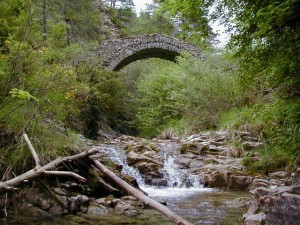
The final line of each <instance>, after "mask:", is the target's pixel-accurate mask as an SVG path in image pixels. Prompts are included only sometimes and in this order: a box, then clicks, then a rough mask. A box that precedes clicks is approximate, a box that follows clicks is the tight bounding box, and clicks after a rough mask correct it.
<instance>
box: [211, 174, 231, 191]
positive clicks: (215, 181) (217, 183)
mask: <svg viewBox="0 0 300 225" xmlns="http://www.w3.org/2000/svg"><path fill="white" fill-rule="evenodd" d="M208 186H209V187H218V188H225V187H227V186H228V174H227V173H222V172H220V171H215V172H213V173H212V174H211V175H210V176H209V180H208Z"/></svg>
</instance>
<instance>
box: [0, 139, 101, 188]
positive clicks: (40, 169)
mask: <svg viewBox="0 0 300 225" xmlns="http://www.w3.org/2000/svg"><path fill="white" fill-rule="evenodd" d="M23 137H24V139H25V141H26V143H27V145H28V147H29V149H30V152H31V154H32V156H33V158H34V161H35V163H36V167H35V168H34V169H31V170H29V171H27V172H25V173H23V174H21V175H19V176H16V177H14V178H12V179H10V180H7V181H3V182H0V193H2V192H5V191H8V190H15V189H16V188H15V187H16V186H18V185H20V184H21V183H23V182H25V181H27V180H31V179H34V178H37V177H39V176H42V175H54V176H71V177H74V178H76V179H78V180H80V181H81V182H85V181H86V179H85V178H84V177H82V176H80V175H78V174H76V173H73V172H70V171H53V169H55V168H56V167H57V166H59V165H61V164H63V163H65V162H71V161H74V160H79V159H82V158H85V157H88V156H91V155H94V154H96V153H99V151H98V150H97V149H91V150H88V151H85V152H82V153H79V154H77V155H73V156H67V157H63V158H57V159H55V160H54V161H52V162H50V163H48V164H46V165H44V166H41V165H40V160H39V157H38V155H37V153H36V151H35V150H34V148H33V146H32V144H31V143H30V141H29V139H28V137H27V135H26V134H24V135H23Z"/></svg>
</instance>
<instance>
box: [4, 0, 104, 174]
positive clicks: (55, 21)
mask: <svg viewBox="0 0 300 225" xmlns="http://www.w3.org/2000/svg"><path fill="white" fill-rule="evenodd" d="M94 4H95V2H94V1H76V2H74V1H73V2H72V3H70V4H69V5H67V6H66V12H64V10H63V2H62V1H51V2H47V5H46V14H47V41H43V40H42V26H41V23H40V21H41V10H42V7H41V2H35V1H22V0H18V1H11V0H4V1H1V2H0V14H1V16H0V22H1V27H0V80H1V83H0V151H1V152H0V154H1V160H4V161H6V163H5V164H2V163H1V166H0V171H1V172H3V171H4V170H5V169H6V168H7V167H8V166H9V168H10V169H11V170H12V171H14V172H16V169H17V168H18V171H20V170H22V169H27V167H30V162H31V161H32V159H31V157H30V156H29V151H28V149H27V147H26V145H25V144H24V143H23V141H22V134H23V133H24V132H26V133H27V134H28V136H29V137H30V139H31V141H32V143H33V145H34V147H35V148H36V150H37V152H38V154H39V155H40V157H41V158H42V159H44V160H48V159H49V158H54V157H57V155H66V154H70V152H71V151H76V150H77V148H76V145H78V143H77V141H76V138H75V135H74V133H73V131H72V130H70V129H66V128H67V127H69V128H74V129H77V130H79V131H82V130H84V126H85V124H84V123H83V122H82V121H83V120H82V114H83V111H84V109H85V107H86V106H87V105H88V103H89V102H88V100H89V99H90V97H91V96H90V84H89V82H90V76H91V75H90V74H84V75H82V74H80V76H79V75H78V73H77V66H76V64H77V63H78V62H79V61H82V60H83V59H85V58H86V56H87V52H89V49H91V48H93V46H94V40H96V39H97V40H99V36H98V34H99V33H100V32H101V30H100V25H101V14H99V13H98V11H97V13H96V10H97V9H96V8H95V7H94ZM78 7H79V8H78ZM87 10H89V12H90V13H83V12H86V11H87ZM93 12H95V13H93ZM66 17H68V18H66ZM74 22H76V25H75V23H74ZM89 23H91V24H89ZM79 27H81V28H80V30H78V28H79ZM83 28H84V29H83ZM86 38H87V39H89V41H85V43H84V45H81V44H79V43H76V41H82V40H85V39H86ZM67 40H68V41H67ZM90 63H92V62H90ZM81 75H82V76H81ZM86 118H87V117H86ZM9 172H10V171H7V174H9Z"/></svg>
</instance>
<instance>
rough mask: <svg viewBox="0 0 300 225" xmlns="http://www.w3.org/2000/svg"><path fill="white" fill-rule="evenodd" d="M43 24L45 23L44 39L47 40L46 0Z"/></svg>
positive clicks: (43, 10)
mask: <svg viewBox="0 0 300 225" xmlns="http://www.w3.org/2000/svg"><path fill="white" fill-rule="evenodd" d="M42 7H43V9H42V17H43V19H42V24H43V31H42V32H43V41H46V40H47V20H46V0H43V6H42Z"/></svg>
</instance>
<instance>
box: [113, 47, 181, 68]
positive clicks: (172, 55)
mask: <svg viewBox="0 0 300 225" xmlns="http://www.w3.org/2000/svg"><path fill="white" fill-rule="evenodd" d="M179 55H180V53H178V52H175V51H170V50H167V49H162V48H147V49H143V50H140V51H138V52H135V53H133V54H132V55H130V56H128V57H126V58H124V59H123V60H121V62H119V63H118V64H117V65H116V66H115V67H114V68H113V70H114V71H119V70H120V69H122V68H123V67H125V66H127V65H129V64H130V63H132V62H134V61H138V60H142V59H148V58H159V59H165V60H169V61H172V62H175V61H176V57H177V56H179Z"/></svg>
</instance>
